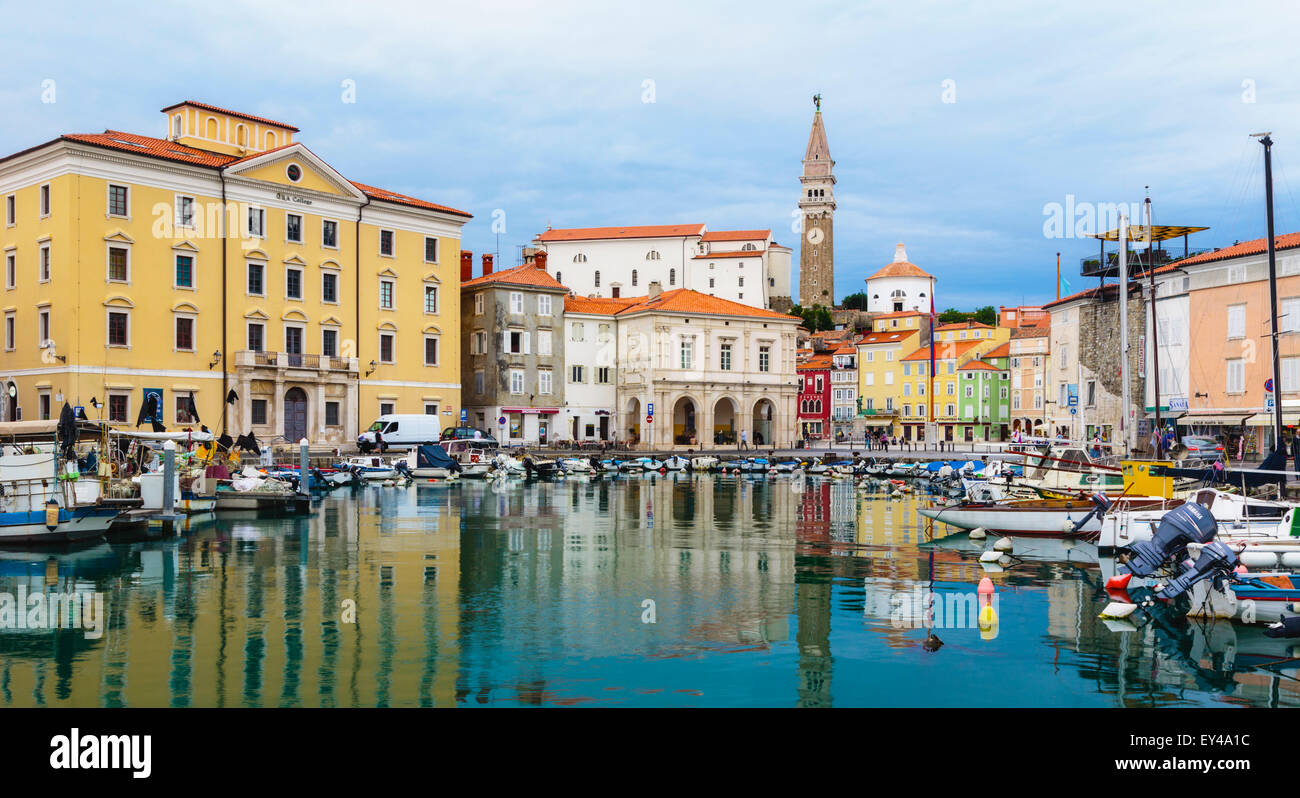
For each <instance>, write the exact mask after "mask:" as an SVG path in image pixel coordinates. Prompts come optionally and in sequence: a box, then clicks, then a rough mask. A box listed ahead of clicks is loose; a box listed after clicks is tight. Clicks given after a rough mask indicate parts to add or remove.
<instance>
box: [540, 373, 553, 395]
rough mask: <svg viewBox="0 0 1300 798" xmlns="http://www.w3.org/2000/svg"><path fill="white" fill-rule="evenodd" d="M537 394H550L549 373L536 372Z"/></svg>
mask: <svg viewBox="0 0 1300 798" xmlns="http://www.w3.org/2000/svg"><path fill="white" fill-rule="evenodd" d="M537 392H538V393H539V394H543V395H549V394H550V393H551V372H549V371H539V372H537Z"/></svg>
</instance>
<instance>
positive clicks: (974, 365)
mask: <svg viewBox="0 0 1300 798" xmlns="http://www.w3.org/2000/svg"><path fill="white" fill-rule="evenodd" d="M984 357H988V355H985V356H984ZM957 370H958V371H1001V370H1002V369H1000V368H998V367H997V366H991V365H989V364H988V363H985V362H984V361H983V360H972V361H970V362H968V363H966V364H965V365H962V366H958V367H957Z"/></svg>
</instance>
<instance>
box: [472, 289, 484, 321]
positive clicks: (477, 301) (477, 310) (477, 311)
mask: <svg viewBox="0 0 1300 798" xmlns="http://www.w3.org/2000/svg"><path fill="white" fill-rule="evenodd" d="M474 315H475V316H482V315H483V295H482V294H475V295H474Z"/></svg>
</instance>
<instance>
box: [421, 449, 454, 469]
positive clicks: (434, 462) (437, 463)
mask: <svg viewBox="0 0 1300 798" xmlns="http://www.w3.org/2000/svg"><path fill="white" fill-rule="evenodd" d="M415 467H416V468H445V469H447V470H449V471H459V470H460V463H457V462H456V461H455V460H453V459H451V455H449V454H447V451H446V450H445V449H443V448H442V447H441V446H433V445H427V444H426V445H424V446H421V447H419V448H418V449H416V450H415Z"/></svg>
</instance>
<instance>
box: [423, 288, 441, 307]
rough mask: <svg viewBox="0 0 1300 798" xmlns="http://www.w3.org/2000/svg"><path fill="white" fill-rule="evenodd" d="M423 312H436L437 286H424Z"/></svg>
mask: <svg viewBox="0 0 1300 798" xmlns="http://www.w3.org/2000/svg"><path fill="white" fill-rule="evenodd" d="M424 312H425V313H435V314H436V313H437V312H438V286H436V285H426V286H425V287H424Z"/></svg>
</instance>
